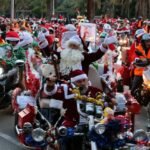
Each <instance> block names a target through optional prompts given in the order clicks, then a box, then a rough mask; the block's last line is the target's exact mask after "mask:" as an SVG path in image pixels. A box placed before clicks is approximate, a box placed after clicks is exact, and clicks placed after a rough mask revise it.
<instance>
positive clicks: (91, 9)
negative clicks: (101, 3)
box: [87, 0, 95, 22]
mask: <svg viewBox="0 0 150 150" xmlns="http://www.w3.org/2000/svg"><path fill="white" fill-rule="evenodd" d="M94 16H95V0H88V3H87V17H88V20H89V21H90V22H92V21H93V19H94Z"/></svg>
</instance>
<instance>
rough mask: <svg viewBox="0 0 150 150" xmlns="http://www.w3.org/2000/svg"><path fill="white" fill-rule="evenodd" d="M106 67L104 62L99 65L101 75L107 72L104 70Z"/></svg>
mask: <svg viewBox="0 0 150 150" xmlns="http://www.w3.org/2000/svg"><path fill="white" fill-rule="evenodd" d="M104 68H105V65H104V64H99V67H98V73H99V76H101V75H103V74H104V73H105V72H104Z"/></svg>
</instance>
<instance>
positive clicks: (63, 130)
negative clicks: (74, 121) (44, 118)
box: [58, 126, 67, 136]
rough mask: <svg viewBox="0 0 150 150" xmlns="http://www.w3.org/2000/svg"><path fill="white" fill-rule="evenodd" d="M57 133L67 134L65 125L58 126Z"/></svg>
mask: <svg viewBox="0 0 150 150" xmlns="http://www.w3.org/2000/svg"><path fill="white" fill-rule="evenodd" d="M58 134H59V135H60V136H66V135H67V128H66V127H65V126H61V127H59V128H58Z"/></svg>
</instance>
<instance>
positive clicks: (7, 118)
mask: <svg viewBox="0 0 150 150" xmlns="http://www.w3.org/2000/svg"><path fill="white" fill-rule="evenodd" d="M0 119H1V120H0V150H24V148H22V147H21V146H20V145H19V142H18V140H17V138H16V135H15V132H14V128H13V124H14V116H13V115H12V113H11V112H10V110H5V111H0ZM146 121H147V116H146V109H145V108H142V113H141V115H137V116H136V129H138V128H143V129H146Z"/></svg>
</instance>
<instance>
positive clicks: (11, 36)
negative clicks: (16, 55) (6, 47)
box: [5, 31, 20, 47]
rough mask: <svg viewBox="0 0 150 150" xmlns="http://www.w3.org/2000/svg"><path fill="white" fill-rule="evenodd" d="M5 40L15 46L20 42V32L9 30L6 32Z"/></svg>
mask: <svg viewBox="0 0 150 150" xmlns="http://www.w3.org/2000/svg"><path fill="white" fill-rule="evenodd" d="M5 40H6V42H7V43H8V44H11V45H12V46H13V47H15V46H16V45H17V44H18V43H19V41H20V37H19V34H18V33H17V32H15V31H8V32H7V33H6V38H5Z"/></svg>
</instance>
